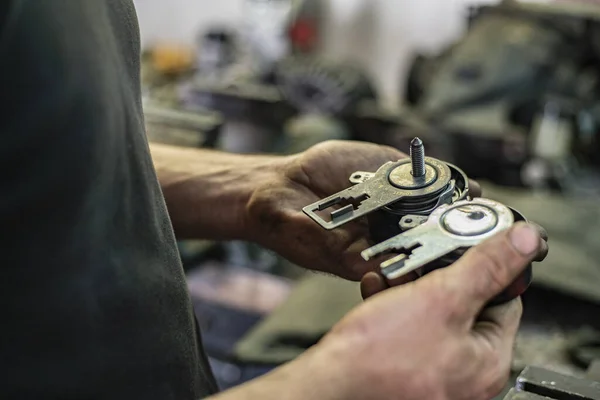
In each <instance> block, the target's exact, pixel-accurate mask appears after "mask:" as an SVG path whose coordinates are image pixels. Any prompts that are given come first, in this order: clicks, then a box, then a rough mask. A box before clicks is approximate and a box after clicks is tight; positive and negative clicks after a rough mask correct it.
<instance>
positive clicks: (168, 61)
mask: <svg viewBox="0 0 600 400" xmlns="http://www.w3.org/2000/svg"><path fill="white" fill-rule="evenodd" d="M151 58H152V66H153V67H154V69H155V70H156V71H157V72H160V73H163V74H168V75H172V74H180V73H183V72H187V71H189V70H191V69H192V67H193V66H194V51H193V50H192V49H191V48H189V47H185V46H180V45H173V44H162V45H157V46H156V47H154V48H153V49H152V51H151Z"/></svg>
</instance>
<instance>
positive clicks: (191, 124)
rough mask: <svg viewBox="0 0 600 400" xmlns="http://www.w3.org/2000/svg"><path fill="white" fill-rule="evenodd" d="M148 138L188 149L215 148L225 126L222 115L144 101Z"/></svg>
mask: <svg viewBox="0 0 600 400" xmlns="http://www.w3.org/2000/svg"><path fill="white" fill-rule="evenodd" d="M143 108H144V120H145V123H146V132H147V135H148V139H149V140H150V141H153V142H157V143H163V144H170V145H176V146H186V147H214V146H215V144H216V142H217V139H218V137H219V134H220V133H221V129H222V127H223V124H224V120H223V118H222V117H221V116H220V115H219V113H217V112H214V111H209V110H194V111H191V110H183V109H179V108H174V107H170V106H167V105H164V104H158V103H153V102H151V101H144V105H143Z"/></svg>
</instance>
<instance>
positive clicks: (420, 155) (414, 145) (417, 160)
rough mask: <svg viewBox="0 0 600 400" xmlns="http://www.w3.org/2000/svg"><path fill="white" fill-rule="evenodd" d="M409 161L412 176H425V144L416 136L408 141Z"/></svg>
mask: <svg viewBox="0 0 600 400" xmlns="http://www.w3.org/2000/svg"><path fill="white" fill-rule="evenodd" d="M410 161H411V163H412V175H413V177H415V178H422V177H423V176H425V146H423V141H422V140H421V139H419V138H418V137H416V138H414V139H413V140H412V141H411V142H410Z"/></svg>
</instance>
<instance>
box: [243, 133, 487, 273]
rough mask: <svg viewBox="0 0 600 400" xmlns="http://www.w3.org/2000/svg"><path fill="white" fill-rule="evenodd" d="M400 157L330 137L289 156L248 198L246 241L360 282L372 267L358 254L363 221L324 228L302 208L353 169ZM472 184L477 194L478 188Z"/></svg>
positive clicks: (339, 185) (342, 184)
mask: <svg viewBox="0 0 600 400" xmlns="http://www.w3.org/2000/svg"><path fill="white" fill-rule="evenodd" d="M404 157H406V155H405V154H404V153H401V152H400V151H398V150H396V149H394V148H392V147H387V146H380V145H375V144H369V143H360V142H345V141H329V142H324V143H321V144H319V145H316V146H314V147H312V148H311V149H309V150H307V151H305V152H303V153H300V154H298V155H295V156H292V157H290V158H288V159H287V161H286V162H285V163H283V165H282V168H281V170H280V171H278V172H279V173H278V174H277V175H275V177H274V178H273V179H271V180H270V181H268V182H266V183H265V184H263V185H262V186H259V187H258V188H257V189H256V190H255V191H254V194H253V195H252V197H251V198H250V201H249V205H248V208H247V223H246V226H247V227H248V228H247V229H248V232H249V234H250V236H249V239H251V240H254V241H258V242H259V243H260V244H262V245H264V246H265V247H268V248H270V249H272V250H275V251H276V252H277V253H279V254H281V255H283V256H284V257H286V258H287V259H289V260H290V261H292V262H294V263H296V264H299V265H301V266H304V267H306V268H310V269H314V270H319V271H325V272H330V273H334V274H336V275H338V276H341V277H344V278H347V279H352V280H360V279H361V278H362V276H363V275H364V274H365V273H366V272H368V271H372V270H374V269H375V268H376V266H377V263H376V262H370V263H366V262H365V261H364V260H363V259H362V258H361V257H360V252H361V251H362V250H364V249H366V248H367V247H368V246H369V245H368V243H367V240H366V237H367V236H368V231H367V226H366V224H365V223H364V222H363V223H360V222H353V223H349V224H346V225H344V226H343V227H341V228H338V229H335V230H332V231H326V230H324V229H323V228H322V227H320V226H319V225H318V224H316V223H315V222H314V221H312V220H311V219H310V218H308V217H307V216H306V215H305V214H304V213H303V212H302V208H303V207H305V206H307V205H309V204H311V203H314V202H315V201H317V200H319V199H321V198H323V197H327V196H329V195H332V194H334V193H336V192H339V191H341V190H343V189H346V188H348V187H349V186H350V183H349V180H348V179H349V177H350V175H351V174H352V173H353V172H355V171H373V172H374V171H376V170H377V169H378V168H379V167H380V166H381V165H383V164H384V163H386V162H388V161H397V160H399V159H401V158H404ZM473 186H474V191H475V195H477V194H478V192H479V189H478V186H477V185H473Z"/></svg>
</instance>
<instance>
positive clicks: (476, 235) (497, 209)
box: [361, 198, 514, 280]
mask: <svg viewBox="0 0 600 400" xmlns="http://www.w3.org/2000/svg"><path fill="white" fill-rule="evenodd" d="M513 223H514V216H513V213H512V211H511V210H510V209H509V208H508V207H506V206H505V205H503V204H500V203H498V202H495V201H493V200H489V199H482V198H478V199H474V200H465V201H459V202H456V203H454V204H451V205H443V206H441V207H439V208H437V209H436V210H435V211H434V212H433V213H432V214H431V215H430V216H429V219H428V220H427V222H425V223H423V224H422V225H419V226H417V227H415V228H413V229H410V230H408V231H406V232H404V233H402V234H400V235H397V236H395V237H393V238H391V239H388V240H386V241H385V242H382V243H379V244H377V245H375V246H373V247H371V248H369V249H367V250H365V251H363V252H362V253H361V255H362V257H363V258H364V259H365V260H370V259H372V258H374V257H376V256H380V255H383V254H386V253H390V252H392V251H402V252H403V253H401V254H399V255H397V256H395V257H394V258H392V259H390V260H387V261H384V262H383V263H381V272H382V274H383V275H384V276H385V277H386V278H387V279H388V280H395V279H397V278H399V277H401V276H404V275H406V274H408V273H410V272H412V271H415V270H417V269H419V268H422V267H424V266H425V265H427V264H428V263H431V262H433V261H435V260H437V259H439V258H441V257H443V256H446V255H448V254H450V253H452V252H453V251H456V250H458V249H461V248H467V247H472V246H475V245H477V244H479V243H481V242H482V241H484V240H486V239H488V238H489V237H491V236H493V235H495V234H496V233H498V232H501V231H503V230H506V229H508V228H509V227H510V226H511V225H512V224H513Z"/></svg>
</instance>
